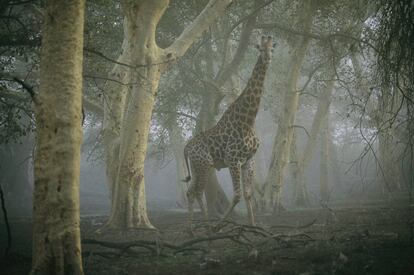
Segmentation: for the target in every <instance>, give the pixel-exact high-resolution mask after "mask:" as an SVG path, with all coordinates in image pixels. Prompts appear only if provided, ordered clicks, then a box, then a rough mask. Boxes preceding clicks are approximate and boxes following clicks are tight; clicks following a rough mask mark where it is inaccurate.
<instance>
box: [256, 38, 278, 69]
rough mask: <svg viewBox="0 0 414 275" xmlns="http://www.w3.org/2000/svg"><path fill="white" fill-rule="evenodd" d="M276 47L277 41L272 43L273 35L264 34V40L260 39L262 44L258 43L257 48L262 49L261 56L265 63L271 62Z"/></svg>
mask: <svg viewBox="0 0 414 275" xmlns="http://www.w3.org/2000/svg"><path fill="white" fill-rule="evenodd" d="M274 47H275V43H272V37H271V36H268V37H266V36H262V40H261V41H260V45H256V48H257V49H258V50H259V51H260V57H261V58H262V61H263V62H264V63H267V64H268V63H270V60H271V59H272V53H273V48H274Z"/></svg>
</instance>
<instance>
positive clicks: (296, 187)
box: [290, 131, 308, 206]
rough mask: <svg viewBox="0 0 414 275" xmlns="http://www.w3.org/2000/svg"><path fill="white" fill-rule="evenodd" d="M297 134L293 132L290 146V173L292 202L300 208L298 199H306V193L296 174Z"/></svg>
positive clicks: (297, 169) (297, 172) (297, 170)
mask: <svg viewBox="0 0 414 275" xmlns="http://www.w3.org/2000/svg"><path fill="white" fill-rule="evenodd" d="M297 142H298V141H297V134H296V131H294V132H293V136H292V143H291V145H290V168H291V169H290V171H291V175H292V182H293V200H294V202H295V204H296V205H297V206H302V205H303V204H301V203H298V198H301V199H302V198H303V199H304V200H307V199H308V193H307V191H308V190H307V189H306V186H305V185H300V184H299V179H298V174H299V167H298V145H297Z"/></svg>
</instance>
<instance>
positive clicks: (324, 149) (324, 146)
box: [319, 114, 329, 205]
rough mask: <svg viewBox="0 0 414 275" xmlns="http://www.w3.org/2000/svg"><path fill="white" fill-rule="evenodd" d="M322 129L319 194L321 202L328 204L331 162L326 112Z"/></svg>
mask: <svg viewBox="0 0 414 275" xmlns="http://www.w3.org/2000/svg"><path fill="white" fill-rule="evenodd" d="M322 124H323V125H322V131H321V161H320V182H319V194H320V199H321V203H322V204H323V205H325V204H327V203H328V201H329V188H328V182H329V181H328V179H329V177H328V163H329V115H328V114H326V115H325V116H324V118H323V121H322Z"/></svg>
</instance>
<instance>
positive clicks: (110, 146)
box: [102, 23, 130, 195]
mask: <svg viewBox="0 0 414 275" xmlns="http://www.w3.org/2000/svg"><path fill="white" fill-rule="evenodd" d="M127 26H128V25H127V24H126V23H125V24H124V29H126V28H127ZM127 47H128V41H127V40H126V38H124V41H123V43H122V51H121V54H120V56H119V57H118V59H117V62H119V63H123V64H127V63H128V62H129V58H128V56H129V52H130V51H129V49H128V48H127ZM128 76H129V68H128V67H127V66H124V65H120V64H115V66H114V67H113V68H112V70H111V72H110V73H109V78H110V79H111V80H110V81H108V82H107V83H106V85H105V88H104V93H103V94H104V96H105V99H104V119H103V127H102V128H103V131H102V132H103V133H102V134H103V148H104V153H105V164H106V176H107V183H108V187H109V190H110V192H109V194H110V195H112V194H113V187H114V182H115V180H116V176H117V172H118V163H119V159H118V157H119V146H120V130H121V121H122V118H123V115H124V110H125V100H126V96H127V92H128V85H127V84H128V83H127V82H128Z"/></svg>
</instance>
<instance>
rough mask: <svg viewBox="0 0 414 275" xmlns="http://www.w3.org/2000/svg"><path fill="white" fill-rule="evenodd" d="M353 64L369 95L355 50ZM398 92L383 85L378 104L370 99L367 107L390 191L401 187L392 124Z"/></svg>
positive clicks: (385, 182) (352, 55)
mask: <svg viewBox="0 0 414 275" xmlns="http://www.w3.org/2000/svg"><path fill="white" fill-rule="evenodd" d="M351 60H352V66H353V68H354V71H355V76H356V79H357V83H358V87H360V90H361V92H362V94H363V96H364V97H369V96H370V95H369V91H368V89H369V83H367V80H366V79H365V78H364V76H363V70H362V68H361V65H360V62H359V59H358V56H357V54H356V52H355V51H351ZM397 94H398V93H395V89H391V88H390V87H382V90H381V95H380V96H379V99H378V105H377V106H373V105H374V104H373V102H372V101H368V103H367V104H366V105H367V106H366V107H365V109H366V113H367V114H368V115H369V116H370V117H371V118H372V120H373V121H374V125H373V126H374V127H376V128H377V130H378V151H379V167H380V174H381V176H382V180H383V183H384V186H385V187H386V189H387V190H388V191H394V190H399V189H401V184H400V171H399V169H398V167H397V165H396V161H395V159H396V157H395V152H394V149H395V147H396V146H395V145H396V144H395V141H393V137H394V133H393V132H394V126H393V124H392V122H393V121H394V120H393V116H394V114H395V113H396V112H397V109H398V106H399V102H398V101H399V100H400V99H399V97H398V96H397Z"/></svg>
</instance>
